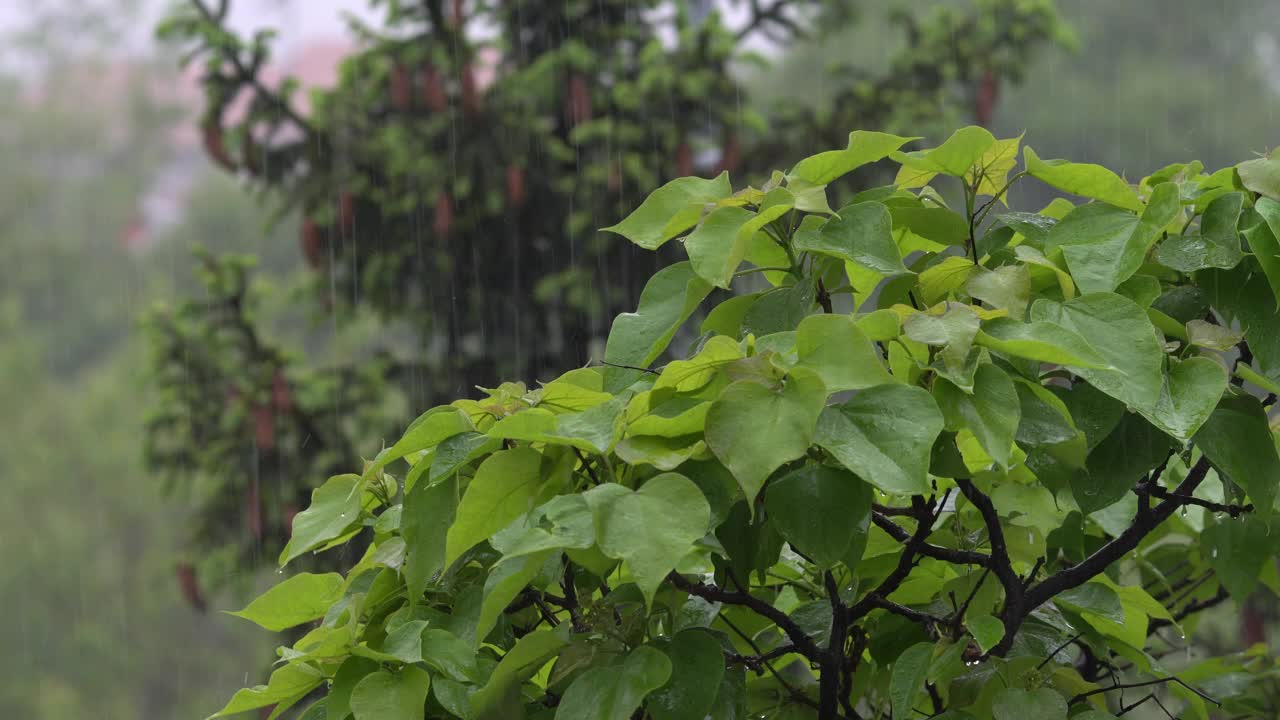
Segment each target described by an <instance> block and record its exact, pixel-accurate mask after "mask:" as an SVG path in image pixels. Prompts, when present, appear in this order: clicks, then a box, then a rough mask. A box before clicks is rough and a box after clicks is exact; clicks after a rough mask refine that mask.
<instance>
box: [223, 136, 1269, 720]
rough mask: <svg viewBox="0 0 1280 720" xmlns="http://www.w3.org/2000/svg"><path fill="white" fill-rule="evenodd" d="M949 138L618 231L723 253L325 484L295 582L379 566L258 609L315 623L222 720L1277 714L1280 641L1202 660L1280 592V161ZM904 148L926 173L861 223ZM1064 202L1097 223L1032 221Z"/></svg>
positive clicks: (681, 203)
mask: <svg viewBox="0 0 1280 720" xmlns="http://www.w3.org/2000/svg"><path fill="white" fill-rule="evenodd" d="M912 140H915V139H914V138H903V137H897V136H893V135H887V134H882V133H873V132H861V131H859V132H854V133H853V134H852V135H851V136H850V138H849V144H848V147H847V148H846V149H843V150H836V151H831V152H825V153H821V154H819V155H816V156H813V157H810V158H807V159H805V160H802V161H801V162H799V163H798V164H796V165H795V166H794V167H793V168H792V169H791V171H790V172H787V173H781V172H779V173H775V174H774V175H773V177H772V178H770V179H769V181H768V182H767V183H765V184H763V185H762V186H761V187H758V188H757V187H747V188H745V189H742V190H739V191H737V192H734V190H733V188H732V186H731V184H730V180H729V178H728V176H727V175H726V174H722V175H720V176H718V177H715V178H711V179H705V178H682V179H679V180H675V181H672V182H671V183H668V184H667V185H664V186H663V187H661V188H660V189H658V190H657V191H655V192H654V193H652V194H651V195H650V196H649V197H648V199H647V200H645V202H644V203H643V204H641V205H640V206H639V207H638V208H637V209H636V210H635V211H634V212H633V213H632V214H631V215H630V216H628V217H627V218H626V219H625V220H623V221H622V222H621V223H619V224H617V225H615V226H613V227H612V228H609V230H610V231H611V232H613V233H616V234H618V235H621V236H624V237H626V238H628V239H630V240H631V241H633V242H635V243H637V244H639V245H641V246H643V247H646V248H650V249H655V248H657V247H659V246H661V245H663V244H665V243H669V242H678V243H680V244H682V245H683V247H684V250H685V252H686V253H687V254H688V258H689V259H688V261H686V262H680V263H677V264H675V265H671V266H669V267H667V268H665V269H663V270H661V271H659V272H658V273H657V274H656V275H654V276H653V278H652V279H651V280H650V281H649V283H648V285H647V286H646V288H645V290H644V293H643V294H642V295H641V297H640V301H639V306H638V308H637V309H636V311H635V312H634V313H627V314H623V315H621V316H619V317H618V318H617V319H616V321H615V322H614V325H613V329H612V332H611V334H610V337H609V342H608V345H607V349H606V351H605V357H604V362H603V364H601V365H600V366H590V367H586V368H582V369H578V370H574V371H571V372H569V373H566V374H565V375H563V376H561V377H560V378H558V379H556V380H554V381H552V382H548V383H545V384H543V385H541V386H540V387H538V388H536V389H529V388H527V387H526V386H524V385H522V384H511V383H508V384H503V385H501V386H499V387H498V388H496V389H493V390H489V391H486V395H485V397H484V398H483V399H479V400H459V401H457V402H454V403H452V404H451V405H447V406H442V407H437V408H434V409H432V410H430V411H428V412H426V413H425V414H423V415H422V416H421V417H420V418H418V420H417V421H416V422H414V423H413V425H411V426H410V427H409V429H408V430H407V431H406V432H405V433H404V436H403V437H402V438H401V439H400V440H399V441H398V442H396V443H395V444H394V445H393V446H391V447H390V448H388V449H386V450H384V451H383V452H382V453H380V454H379V455H378V456H377V457H376V458H375V459H374V460H373V461H372V462H370V463H369V464H368V465H367V466H366V467H365V468H364V470H363V472H362V473H361V474H350V475H340V476H337V477H333V478H331V479H330V480H329V481H328V482H327V483H325V484H324V486H323V487H321V488H320V489H318V490H317V491H316V492H315V495H314V497H313V499H312V504H311V507H310V508H309V509H307V510H306V511H304V512H302V513H301V514H299V515H298V516H297V518H296V519H295V520H294V524H293V536H292V540H291V541H290V544H289V546H288V547H287V548H286V549H285V552H284V553H283V555H282V556H281V558H280V559H281V562H282V563H288V562H289V561H291V560H293V559H295V558H298V557H300V556H303V555H305V554H307V553H311V552H319V551H323V550H326V549H328V548H332V547H334V546H337V545H341V544H343V543H346V542H348V541H350V540H351V539H352V538H355V537H362V538H366V539H369V538H371V541H370V545H369V549H368V551H367V553H366V554H365V555H364V557H363V559H361V560H360V562H359V563H358V564H357V565H356V566H355V567H353V568H352V569H351V570H350V572H348V573H347V574H346V575H345V576H342V575H339V574H327V575H312V574H306V573H303V574H297V575H294V576H292V577H290V578H289V579H287V580H285V581H284V582H283V583H281V584H280V585H278V586H276V587H275V588H273V589H271V590H270V591H268V592H267V593H266V594H265V595H263V596H262V597H261V598H259V599H257V600H255V601H254V602H253V603H252V604H250V605H249V606H248V607H247V608H246V609H245V610H244V611H242V612H241V613H239V614H240V615H241V616H243V617H245V618H247V619H249V620H252V621H254V622H257V623H259V624H260V625H263V626H264V627H266V628H268V629H281V628H285V627H293V626H296V625H300V624H303V623H314V625H313V628H312V629H311V630H310V631H309V632H308V633H307V634H306V636H305V637H303V638H302V639H301V640H300V641H298V642H297V643H295V644H294V645H293V646H292V647H287V648H281V650H280V664H279V667H278V669H277V670H276V671H275V673H274V674H273V675H272V676H271V679H270V682H269V683H268V684H266V685H265V686H259V687H256V688H252V689H247V690H243V691H241V693H239V694H238V695H236V696H235V698H234V699H232V701H231V702H230V704H229V705H228V706H227V707H226V708H224V709H223V710H222V711H221V713H219V714H220V715H225V714H232V713H235V712H240V711H244V710H249V709H253V708H257V707H268V706H275V708H276V709H275V713H274V714H279V713H280V712H282V711H283V710H285V709H286V708H288V707H290V706H292V705H294V704H295V703H298V702H300V701H301V700H303V699H304V698H308V697H310V696H313V695H316V694H320V695H323V697H320V698H319V699H318V700H316V701H315V703H314V704H313V705H311V706H310V708H309V709H308V710H307V711H306V713H305V714H304V716H305V717H307V718H312V719H315V718H329V719H337V720H340V719H342V718H346V717H348V716H354V718H355V720H375V719H377V720H382V719H384V718H387V719H394V720H400V719H405V720H409V719H415V720H416V719H417V718H422V717H457V718H468V719H481V718H515V717H543V718H552V717H554V718H617V719H619V720H625V719H626V718H632V717H646V718H654V719H656V720H666V719H669V718H691V719H692V718H704V717H712V718H738V717H747V716H748V715H749V716H751V717H770V718H799V717H819V718H824V719H825V718H892V719H893V720H901V719H903V718H912V717H926V716H928V717H946V718H1001V719H1003V718H1014V717H1019V718H1021V717H1027V716H1029V714H1031V715H1030V716H1034V717H1037V718H1041V719H1043V720H1051V719H1065V718H1067V717H1068V715H1070V716H1071V717H1074V718H1089V719H1091V720H1096V719H1097V718H1106V717H1114V716H1118V715H1122V714H1125V713H1127V712H1128V711H1129V710H1131V709H1132V708H1133V707H1135V706H1136V705H1138V704H1142V703H1147V702H1150V704H1151V705H1152V706H1154V705H1155V704H1156V703H1160V704H1161V706H1163V707H1168V708H1170V710H1171V711H1172V710H1176V709H1180V710H1181V712H1182V717H1199V718H1207V717H1209V716H1210V715H1211V714H1212V713H1214V712H1216V711H1217V709H1218V708H1219V707H1221V708H1223V710H1224V712H1226V713H1229V714H1230V715H1231V716H1233V717H1269V716H1272V714H1273V713H1274V712H1275V709H1274V708H1273V707H1272V706H1270V705H1268V704H1267V703H1268V702H1269V700H1268V698H1269V697H1271V696H1272V695H1271V694H1270V692H1271V690H1272V688H1273V683H1274V681H1275V675H1276V667H1275V665H1274V664H1273V663H1272V661H1271V660H1270V659H1268V658H1267V657H1266V656H1265V654H1264V653H1263V651H1262V650H1261V649H1257V648H1255V649H1249V650H1247V651H1245V652H1242V653H1239V654H1234V655H1229V656H1225V657H1218V658H1211V659H1207V660H1201V661H1197V662H1190V661H1189V660H1187V659H1185V658H1184V657H1183V653H1182V652H1181V646H1182V643H1183V642H1185V641H1184V640H1182V639H1180V637H1181V635H1182V634H1183V633H1188V632H1191V631H1193V630H1194V629H1195V625H1196V621H1197V618H1198V615H1197V614H1198V613H1199V612H1200V611H1202V610H1204V609H1207V608H1209V607H1212V606H1214V605H1216V604H1219V603H1222V602H1224V601H1237V602H1238V601H1242V600H1243V599H1244V598H1245V597H1246V596H1247V595H1248V594H1249V593H1251V592H1253V591H1255V589H1257V588H1258V587H1259V586H1260V585H1262V586H1265V587H1266V588H1267V589H1269V590H1272V591H1274V590H1276V589H1280V578H1277V575H1276V571H1275V565H1274V563H1273V562H1272V556H1273V554H1274V550H1275V542H1274V541H1273V540H1272V539H1271V536H1270V524H1271V523H1272V522H1273V517H1274V509H1275V506H1276V503H1277V498H1276V488H1277V483H1278V482H1280V456H1278V455H1277V451H1276V440H1275V435H1274V433H1273V431H1272V428H1271V426H1270V423H1269V420H1268V412H1269V409H1270V407H1271V406H1272V405H1273V404H1274V402H1275V400H1276V395H1275V393H1276V392H1280V315H1278V314H1277V309H1276V308H1277V298H1278V297H1280V255H1278V254H1277V249H1278V246H1277V239H1276V238H1277V234H1280V182H1278V181H1277V178H1280V165H1278V164H1277V161H1276V160H1274V159H1268V158H1261V159H1257V160H1251V161H1248V162H1245V163H1242V164H1241V165H1239V166H1236V167H1230V168H1226V169H1223V170H1220V171H1217V172H1214V173H1205V172H1204V170H1203V168H1202V167H1201V166H1200V165H1199V164H1198V163H1189V164H1185V165H1175V166H1171V167H1168V168H1165V169H1163V170H1161V171H1159V172H1157V173H1154V174H1153V175H1151V176H1149V177H1146V178H1144V179H1142V181H1141V182H1139V183H1137V184H1136V185H1134V184H1131V183H1129V182H1128V181H1126V180H1125V179H1123V178H1122V177H1120V176H1118V175H1116V174H1115V173H1113V172H1111V171H1110V170H1107V169H1105V168H1103V167H1100V166H1097V165H1088V164H1080V163H1071V162H1065V161H1059V160H1050V161H1046V160H1042V159H1041V158H1040V157H1039V156H1038V155H1037V154H1036V153H1035V152H1034V151H1033V150H1031V149H1030V148H1020V145H1021V142H1020V138H1012V139H1007V140H997V139H996V138H994V137H992V136H991V135H990V134H989V133H988V132H987V131H985V130H983V129H981V128H966V129H963V130H960V131H958V132H956V133H955V134H954V135H953V136H952V137H951V138H949V139H948V140H947V141H946V142H943V143H942V144H940V145H938V146H937V147H934V148H932V149H927V150H916V151H911V152H904V151H903V150H902V148H903V147H904V146H906V145H907V143H909V142H910V141H912ZM1020 150H1021V152H1019V151H1020ZM1019 158H1021V162H1019ZM885 159H890V160H892V161H895V162H897V163H899V164H900V165H901V171H900V172H899V174H898V177H897V182H896V183H895V184H894V185H891V186H886V187H880V188H873V189H869V190H866V191H864V192H862V193H860V194H858V195H856V196H855V197H854V198H853V201H852V202H851V203H849V204H847V205H845V206H844V207H841V208H839V209H838V210H834V211H833V210H832V209H831V208H830V207H828V203H827V193H826V186H827V185H828V184H829V183H831V182H833V181H834V180H836V179H838V178H840V177H841V176H843V175H845V174H847V173H849V172H851V171H853V170H854V169H856V168H858V167H860V166H862V165H865V164H868V163H872V162H876V161H881V160H885ZM1033 181H1039V182H1043V183H1047V184H1048V185H1050V186H1052V187H1054V188H1057V189H1059V190H1061V191H1063V192H1064V193H1066V194H1068V195H1070V199H1067V198H1062V199H1058V200H1055V201H1054V202H1053V203H1051V204H1050V205H1049V206H1048V207H1046V208H1044V209H1042V210H1041V211H1040V212H1034V213H1033V212H1021V211H1011V210H1008V209H1007V208H1006V207H1005V205H1004V201H1005V197H1006V195H1007V193H1008V190H1009V187H1010V186H1011V185H1013V184H1014V183H1016V182H1033ZM944 193H954V194H955V196H954V197H953V198H952V201H951V202H949V201H948V199H947V195H944ZM953 204H954V207H953ZM747 275H750V276H761V277H763V279H764V282H763V284H762V287H763V288H764V289H762V290H759V291H757V292H751V293H745V294H738V295H736V296H733V297H731V298H729V299H727V300H724V301H723V302H720V303H719V304H718V305H715V306H714V307H712V308H709V309H708V308H704V307H702V306H703V303H704V300H706V298H707V297H708V296H709V295H710V294H711V291H712V290H713V288H717V287H720V288H728V287H736V286H737V285H741V284H742V283H744V282H747V281H744V280H736V279H738V278H742V277H744V276H747ZM695 315H698V316H699V317H701V318H702V320H701V333H700V336H699V337H698V339H697V340H696V342H694V343H693V345H692V347H691V349H690V350H689V352H688V353H687V354H686V356H685V357H684V358H683V359H678V360H673V361H670V362H667V363H666V364H662V365H655V363H658V361H659V359H660V358H662V357H663V356H664V353H665V352H667V349H668V346H669V345H670V344H671V343H672V340H673V338H674V337H675V336H676V334H677V332H678V331H679V330H680V329H681V328H682V326H684V325H685V324H686V323H687V322H688V321H689V320H690V318H692V317H694V316H695ZM1173 650H1178V652H1171V651H1173ZM1126 687H1128V688H1135V687H1140V688H1142V691H1140V692H1139V691H1134V690H1131V691H1130V693H1129V695H1128V696H1127V697H1126V696H1125V694H1124V693H1123V690H1124V688H1126Z"/></svg>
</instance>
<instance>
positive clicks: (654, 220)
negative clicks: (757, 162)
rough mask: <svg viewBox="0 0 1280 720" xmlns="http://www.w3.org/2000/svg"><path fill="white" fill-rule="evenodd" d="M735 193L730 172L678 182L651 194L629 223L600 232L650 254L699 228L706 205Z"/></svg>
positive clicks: (678, 179)
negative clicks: (708, 178) (666, 243)
mask: <svg viewBox="0 0 1280 720" xmlns="http://www.w3.org/2000/svg"><path fill="white" fill-rule="evenodd" d="M732 193H733V186H732V185H730V183H729V173H728V172H722V173H720V174H719V175H717V176H716V177H715V178H714V179H711V180H707V179H704V178H697V177H683V178H677V179H675V180H672V181H671V182H669V183H667V184H666V185H663V186H662V187H660V188H658V189H657V190H654V191H653V192H652V193H650V194H649V197H647V198H645V200H644V202H642V203H640V207H638V208H636V209H635V210H634V211H632V213H631V214H630V215H628V216H627V217H626V219H625V220H623V221H622V222H620V223H618V224H617V225H611V226H609V227H607V228H601V230H600V231H601V232H611V233H615V234H617V235H621V236H623V237H625V238H626V239H628V240H630V241H631V242H633V243H635V244H636V245H639V246H640V247H642V248H644V249H646V250H657V249H658V248H659V247H661V246H662V244H663V243H665V242H666V241H668V240H670V239H671V238H673V237H675V236H677V235H679V234H680V233H682V232H684V231H686V230H688V229H689V228H691V227H693V226H694V225H696V224H697V223H698V219H699V218H700V217H702V209H703V206H704V205H706V204H707V203H712V202H715V201H717V200H721V199H723V198H726V197H729V195H730V194H732Z"/></svg>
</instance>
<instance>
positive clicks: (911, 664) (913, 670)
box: [889, 642, 933, 720]
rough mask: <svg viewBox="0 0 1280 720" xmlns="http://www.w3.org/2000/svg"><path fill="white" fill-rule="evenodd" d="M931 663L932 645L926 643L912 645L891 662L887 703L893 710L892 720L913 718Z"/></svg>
mask: <svg viewBox="0 0 1280 720" xmlns="http://www.w3.org/2000/svg"><path fill="white" fill-rule="evenodd" d="M932 661H933V643H927V642H922V643H916V644H915V645H912V646H911V647H909V648H907V649H906V650H904V651H903V653H902V654H901V655H899V656H898V659H897V660H894V661H893V669H892V670H891V671H890V673H889V703H890V705H891V707H892V708H893V720H908V719H909V718H912V717H914V715H913V714H912V708H914V707H915V704H916V701H917V700H918V699H919V698H920V696H921V695H923V694H924V686H925V682H926V681H927V680H928V677H929V664H930V663H931V662H932Z"/></svg>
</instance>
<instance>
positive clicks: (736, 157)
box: [718, 135, 742, 173]
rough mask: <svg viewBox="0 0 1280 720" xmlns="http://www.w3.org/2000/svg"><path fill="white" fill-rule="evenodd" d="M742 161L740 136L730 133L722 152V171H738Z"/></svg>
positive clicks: (720, 168)
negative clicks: (739, 143)
mask: <svg viewBox="0 0 1280 720" xmlns="http://www.w3.org/2000/svg"><path fill="white" fill-rule="evenodd" d="M741 162H742V148H741V147H739V145H738V136H737V135H730V136H729V137H728V138H727V139H725V141H724V151H723V152H722V153H721V154H720V167H719V168H718V169H719V170H721V171H725V170H728V171H729V172H731V173H732V172H736V171H737V169H738V165H739V164H740V163H741Z"/></svg>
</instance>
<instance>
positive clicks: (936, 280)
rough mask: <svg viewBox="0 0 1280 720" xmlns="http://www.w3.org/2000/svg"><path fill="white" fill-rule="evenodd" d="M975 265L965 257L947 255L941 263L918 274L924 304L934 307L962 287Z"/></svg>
mask: <svg viewBox="0 0 1280 720" xmlns="http://www.w3.org/2000/svg"><path fill="white" fill-rule="evenodd" d="M976 267H977V265H974V264H973V261H972V260H970V259H969V258H966V257H961V256H959V255H949V256H947V257H945V258H943V259H942V262H940V263H938V264H936V265H931V266H930V267H929V268H928V269H926V270H925V271H924V272H922V273H920V277H919V287H920V294H921V296H923V297H924V301H925V304H927V305H935V304H937V303H939V302H941V301H943V300H945V299H947V298H948V297H949V296H950V295H951V294H952V293H953V292H955V291H956V290H959V289H960V288H962V287H964V285H965V283H966V282H967V281H968V280H969V276H970V275H971V274H973V271H974V268H976Z"/></svg>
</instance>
